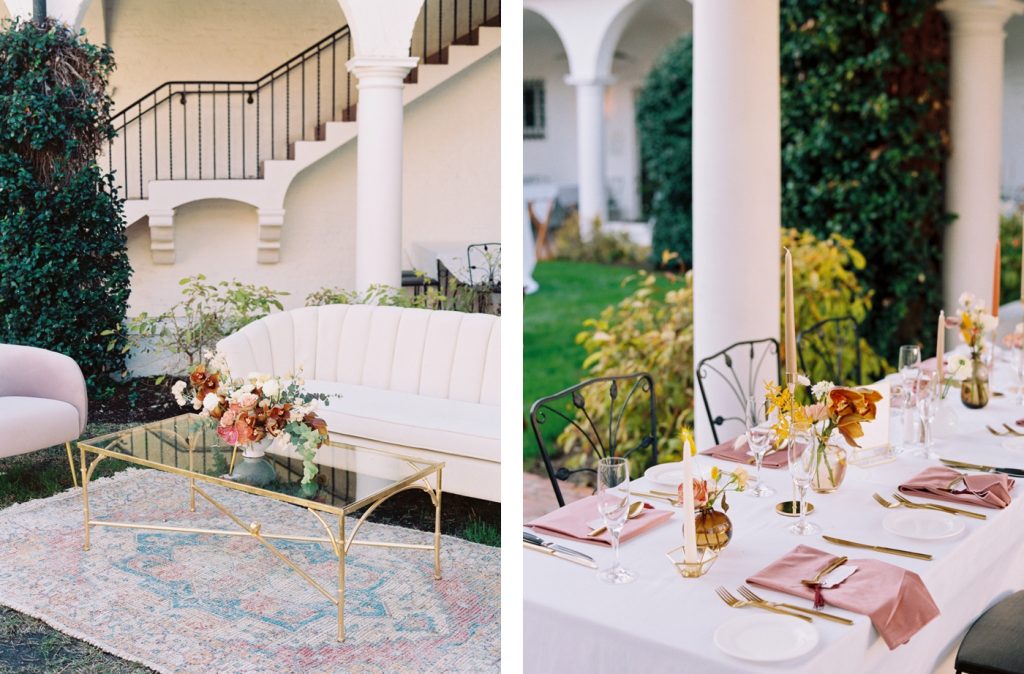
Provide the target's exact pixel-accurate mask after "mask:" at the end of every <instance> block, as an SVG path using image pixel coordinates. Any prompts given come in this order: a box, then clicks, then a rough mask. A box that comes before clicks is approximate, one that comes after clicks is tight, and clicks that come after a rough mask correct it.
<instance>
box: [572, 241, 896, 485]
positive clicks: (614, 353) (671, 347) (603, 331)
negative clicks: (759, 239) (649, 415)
mask: <svg viewBox="0 0 1024 674" xmlns="http://www.w3.org/2000/svg"><path fill="white" fill-rule="evenodd" d="M782 245H783V246H785V247H788V248H789V249H790V251H791V252H792V253H793V289H794V296H795V299H796V307H795V314H796V319H797V325H798V327H799V326H801V325H806V326H809V325H810V324H811V323H814V322H817V321H818V320H821V319H822V318H829V317H832V316H847V315H852V316H854V317H855V318H860V317H862V316H863V315H865V314H866V313H867V311H868V310H869V309H870V307H871V292H870V291H868V290H865V289H864V288H863V287H862V286H861V284H860V283H859V282H858V280H857V277H856V273H855V272H859V271H861V270H863V268H864V258H863V256H862V255H861V254H860V253H859V252H857V250H856V249H855V248H854V247H853V245H852V243H851V242H850V241H849V240H848V239H845V238H843V237H841V236H839V235H832V236H830V237H829V238H828V239H825V240H819V239H816V238H815V237H814V235H812V234H808V233H802V234H801V233H798V232H796V230H783V232H782ZM780 270H781V266H780ZM664 277H665V279H666V280H667V283H661V284H659V283H658V277H657V275H655V274H651V273H647V272H644V271H641V272H639V274H638V275H637V276H635V277H632V278H631V281H632V282H635V283H636V284H637V288H636V290H635V291H634V292H633V293H632V294H631V295H629V296H628V297H626V298H625V299H623V300H622V301H621V302H619V303H618V304H616V305H614V306H610V307H607V308H606V309H605V310H604V311H602V312H601V315H600V316H599V317H598V318H592V319H587V320H586V321H584V323H583V325H584V329H583V331H582V332H580V333H579V334H578V335H577V336H576V341H577V343H579V344H581V345H582V346H583V348H584V349H585V350H586V352H587V356H586V359H585V360H584V361H583V369H584V370H585V371H586V372H587V377H588V378H589V377H599V376H605V375H613V374H628V373H633V372H650V373H651V374H652V376H653V377H654V382H655V392H656V394H657V411H658V449H659V453H658V457H659V460H660V461H673V460H678V459H679V458H680V456H681V455H680V450H681V442H680V440H679V437H678V431H679V429H680V427H682V426H692V425H693V420H694V417H693V414H694V412H693V402H694V391H695V389H694V384H695V382H694V361H693V286H692V272H687V273H686V274H685V275H682V276H680V275H678V274H673V273H666V274H664ZM778 283H779V288H780V289H781V287H782V276H781V271H780V277H779V281H778ZM782 323H783V317H782V315H781V313H780V316H779V325H780V334H781V328H782ZM755 337H757V335H747V336H743V335H737V337H736V338H737V339H743V338H755ZM725 346H727V345H726V344H723V345H722V347H725ZM860 348H861V357H862V359H863V365H864V371H865V372H881V371H883V370H884V369H885V367H886V364H885V361H884V360H883V359H881V358H880V357H878V355H877V354H875V353H874V351H872V350H871V347H870V346H868V344H867V343H866V342H865V341H863V340H862V343H861V345H860ZM853 355H854V354H853V351H852V346H851V348H850V351H849V353H848V354H846V357H847V358H850V357H852V356H853ZM822 367H823V363H821V362H818V361H815V360H814V358H810V359H809V361H808V363H807V370H808V371H809V373H811V374H812V375H813V374H814V373H816V372H820V371H821V369H822ZM811 380H812V381H815V378H814V377H813V376H812V377H811ZM585 398H586V406H587V408H588V410H590V412H591V414H596V418H597V419H604V420H605V421H604V422H601V421H599V422H598V423H599V425H600V424H602V423H604V424H607V421H606V420H607V415H608V408H607V398H606V397H605V394H604V392H603V391H593V392H591V394H590V395H585ZM646 428H647V420H646V418H645V417H644V416H643V415H642V414H633V415H627V416H626V418H625V422H624V423H623V424H622V425H621V426H620V434H619V436H618V443H619V446H624V447H632V446H633V445H634V444H635V443H636V442H637V441H638V440H639V438H641V437H642V436H643V435H644V433H645V432H646ZM560 442H561V445H562V449H563V451H565V452H566V453H573V454H574V457H573V458H571V459H570V462H571V463H572V462H579V461H581V460H583V458H585V457H586V446H585V443H583V442H581V441H580V438H579V436H578V434H576V433H574V432H569V431H566V432H564V433H563V434H562V436H561V437H560ZM633 456H635V457H636V460H635V461H633V462H632V463H633V468H634V470H636V469H639V468H640V467H642V466H643V464H644V463H645V461H646V457H644V456H642V455H640V454H639V453H635V454H634V455H633Z"/></svg>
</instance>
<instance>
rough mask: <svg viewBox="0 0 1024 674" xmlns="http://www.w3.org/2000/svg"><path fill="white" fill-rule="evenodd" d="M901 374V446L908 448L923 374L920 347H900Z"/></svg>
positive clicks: (915, 345) (908, 345) (910, 345)
mask: <svg viewBox="0 0 1024 674" xmlns="http://www.w3.org/2000/svg"><path fill="white" fill-rule="evenodd" d="M899 372H900V378H901V379H902V380H903V437H902V438H901V442H900V444H901V445H902V446H904V447H906V446H908V445H910V436H911V435H912V434H913V431H914V417H913V412H914V407H913V402H914V387H915V386H916V385H917V378H918V377H919V376H920V374H921V347H920V346H918V345H917V344H905V345H903V346H901V347H900V359H899Z"/></svg>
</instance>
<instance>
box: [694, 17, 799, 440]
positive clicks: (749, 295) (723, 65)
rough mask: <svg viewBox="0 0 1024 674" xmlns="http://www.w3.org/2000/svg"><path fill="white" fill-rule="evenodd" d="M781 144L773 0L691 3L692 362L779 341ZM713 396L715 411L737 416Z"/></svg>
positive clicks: (700, 416) (721, 395) (733, 407)
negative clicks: (749, 343)
mask: <svg viewBox="0 0 1024 674" xmlns="http://www.w3.org/2000/svg"><path fill="white" fill-rule="evenodd" d="M780 145H781V136H780V130H779V1H778V0H757V1H756V2H751V0H693V259H694V297H693V328H694V363H696V362H697V361H699V360H700V359H701V358H704V357H705V356H709V355H711V354H712V353H715V352H717V351H720V350H721V349H724V348H725V347H727V346H729V345H730V344H732V343H734V342H737V341H741V340H749V339H761V338H766V337H775V338H778V336H779V322H780V315H781V313H780V295H781V285H780V281H779V271H780V270H779V264H780V263H779V259H780V249H779V245H780V244H779V228H780V208H781V206H780V203H781V196H780V184H781V168H780ZM695 393H697V392H696V391H695ZM711 394H712V395H711V400H710V402H711V406H712V409H713V410H716V409H722V410H729V412H728V413H725V412H723V415H725V414H733V413H735V412H741V411H742V408H739V407H737V405H738V403H737V401H736V398H735V396H732V395H731V394H730V393H729V392H728V391H727V390H726V389H725V387H721V386H719V387H715V389H714V390H713V391H711ZM697 397H698V400H697V402H696V405H695V408H696V409H695V411H696V424H695V426H696V432H697V441H698V444H699V446H701V447H704V446H707V445H710V444H711V441H712V438H711V426H710V425H709V422H708V420H707V415H706V414H705V412H704V409H703V405H702V404H701V403H700V400H699V393H698V394H697ZM716 413H717V412H716ZM724 439H726V438H723V440H724Z"/></svg>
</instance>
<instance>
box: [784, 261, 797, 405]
mask: <svg viewBox="0 0 1024 674" xmlns="http://www.w3.org/2000/svg"><path fill="white" fill-rule="evenodd" d="M785 292H786V384H787V385H789V386H791V387H795V386H796V318H795V311H796V309H795V307H794V306H793V255H792V254H791V253H790V252H789V249H788V248H787V249H786V289H785Z"/></svg>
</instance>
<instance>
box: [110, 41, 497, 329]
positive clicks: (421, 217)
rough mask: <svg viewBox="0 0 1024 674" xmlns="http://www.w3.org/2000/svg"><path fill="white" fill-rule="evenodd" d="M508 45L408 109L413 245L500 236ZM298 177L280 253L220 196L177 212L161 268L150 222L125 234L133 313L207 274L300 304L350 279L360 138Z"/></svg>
mask: <svg viewBox="0 0 1024 674" xmlns="http://www.w3.org/2000/svg"><path fill="white" fill-rule="evenodd" d="M499 53H500V52H494V53H493V54H491V55H490V56H488V57H486V58H483V59H481V60H480V61H478V62H477V63H475V64H473V65H472V66H470V67H469V68H467V69H466V70H465V71H463V72H462V73H460V74H458V75H457V76H455V77H453V78H452V79H450V80H448V81H447V82H444V83H443V84H441V85H440V86H439V87H438V88H436V89H434V90H433V91H431V92H429V93H427V94H426V95H424V96H422V97H420V98H419V99H417V100H416V101H414V102H412V103H411V104H410V105H408V106H407V107H406V109H405V173H404V180H405V198H404V223H405V224H404V227H403V238H404V243H405V244H408V243H409V242H411V241H416V240H425V241H427V240H433V241H466V240H474V241H476V240H479V241H498V240H500V235H501V229H500V176H501V161H500V157H501V155H500V151H499V150H500V134H499V130H500V114H499V102H500V70H501V67H500V56H499ZM356 142H358V138H357V140H356V141H355V142H350V143H348V144H346V145H344V146H342V147H341V148H339V149H338V150H336V151H335V152H332V153H331V154H329V155H328V156H327V157H325V158H324V159H322V160H321V161H320V162H318V163H316V164H314V165H313V166H311V167H310V168H309V169H307V170H306V171H304V172H303V173H302V174H300V175H299V176H298V177H297V178H296V179H295V182H294V183H292V186H291V188H290V190H289V192H288V196H287V198H286V201H285V219H284V227H283V228H282V235H281V240H282V248H281V261H280V262H279V263H277V264H273V265H258V264H257V263H256V242H257V228H256V212H255V209H253V208H252V207H251V206H248V205H245V204H241V203H238V202H229V201H223V200H215V201H214V200H210V201H202V202H197V203H193V204H188V205H185V206H183V207H181V208H179V209H178V211H177V213H176V217H175V250H176V255H177V260H176V262H175V264H173V265H154V264H153V263H152V261H151V257H150V250H149V231H148V228H147V222H146V220H143V221H141V222H139V223H138V224H136V225H133V226H132V227H130V228H129V230H128V240H129V257H130V259H131V262H132V267H133V268H134V270H135V274H134V276H133V279H132V295H131V298H130V309H129V313H130V314H136V313H138V312H141V311H148V312H151V313H152V312H162V311H164V310H165V309H166V308H167V307H169V306H170V305H172V304H174V303H175V302H176V301H178V299H179V298H180V296H181V295H180V293H181V289H180V286H179V285H178V281H179V280H180V279H182V278H184V277H186V276H191V275H194V274H196V273H200V272H202V273H203V274H205V275H206V276H207V278H208V279H210V280H216V281H219V280H230V279H235V278H236V279H238V280H239V281H242V282H245V283H258V284H260V285H267V286H269V287H271V288H274V289H279V290H286V291H289V292H290V293H291V295H290V296H289V297H288V298H287V299H286V300H285V304H286V307H288V308H293V307H299V306H302V305H303V303H304V300H305V297H306V295H307V294H309V293H310V292H312V291H314V290H317V289H319V288H322V287H325V286H343V287H351V286H352V285H353V283H354V274H353V271H354V264H355V257H354V256H355V252H354V251H355V239H354V227H355V184H356V162H355V159H356V152H355V150H356V145H355V143H356Z"/></svg>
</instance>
